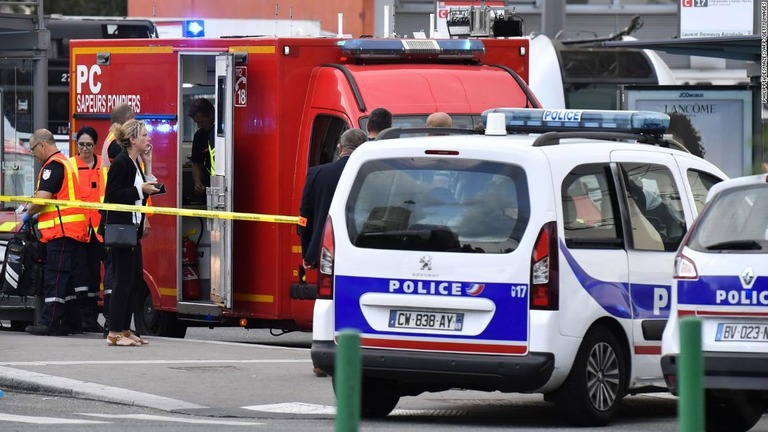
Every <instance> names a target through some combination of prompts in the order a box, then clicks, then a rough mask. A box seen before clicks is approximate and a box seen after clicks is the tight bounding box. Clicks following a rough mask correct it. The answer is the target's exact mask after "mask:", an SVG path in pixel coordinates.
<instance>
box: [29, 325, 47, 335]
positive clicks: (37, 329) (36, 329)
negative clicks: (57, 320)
mask: <svg viewBox="0 0 768 432" xmlns="http://www.w3.org/2000/svg"><path fill="white" fill-rule="evenodd" d="M24 331H26V332H27V333H29V334H33V335H35V336H48V335H50V334H51V328H50V327H48V326H46V325H28V326H27V328H25V329H24Z"/></svg>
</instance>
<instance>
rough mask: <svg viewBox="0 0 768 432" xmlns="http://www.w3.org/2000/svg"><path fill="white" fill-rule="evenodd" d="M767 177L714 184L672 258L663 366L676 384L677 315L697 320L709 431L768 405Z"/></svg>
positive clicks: (734, 426) (746, 421)
mask: <svg viewBox="0 0 768 432" xmlns="http://www.w3.org/2000/svg"><path fill="white" fill-rule="evenodd" d="M766 268H768V177H766V175H765V174H760V175H755V176H749V177H740V178H736V179H732V180H727V181H724V182H722V183H719V184H717V185H716V186H715V187H713V188H712V190H711V191H710V193H709V197H708V198H707V206H706V207H705V209H704V210H703V211H702V213H701V215H700V216H699V219H697V221H696V224H695V225H694V226H693V228H692V229H691V232H690V234H688V235H687V236H686V238H685V240H684V241H683V244H682V246H681V247H680V250H679V251H678V254H677V256H676V258H675V273H674V278H675V280H674V283H673V285H672V297H671V298H672V310H671V313H670V317H669V324H668V325H667V327H666V329H665V330H664V335H663V338H662V340H663V344H662V354H663V356H662V359H661V360H662V363H661V366H662V370H663V372H664V377H665V379H666V380H667V383H668V384H669V387H670V390H672V392H673V393H677V391H678V380H677V371H678V369H679V368H683V367H685V366H683V365H680V364H679V363H678V361H679V353H680V319H682V318H686V317H697V318H699V319H700V320H701V324H702V325H701V329H702V333H701V349H702V354H703V366H704V381H703V387H704V395H705V398H704V400H705V413H706V416H705V419H706V427H707V431H726V432H739V431H746V430H749V429H750V428H752V427H753V426H754V425H755V424H756V423H757V422H758V421H759V420H760V418H761V417H762V416H763V413H765V411H766V409H767V408H768V277H766V274H765V269H766Z"/></svg>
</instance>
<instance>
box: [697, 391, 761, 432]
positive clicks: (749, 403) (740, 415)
mask: <svg viewBox="0 0 768 432" xmlns="http://www.w3.org/2000/svg"><path fill="white" fill-rule="evenodd" d="M704 403H705V407H706V409H705V412H706V416H705V421H706V425H707V432H745V431H748V430H750V429H751V428H752V426H754V425H755V424H757V422H759V421H760V418H761V417H762V416H763V413H764V412H765V409H766V405H767V404H766V399H765V398H764V397H763V396H762V395H760V394H758V392H746V391H745V392H738V393H734V394H733V396H728V397H725V396H718V395H714V394H712V393H711V392H709V391H707V392H706V394H705V402H704Z"/></svg>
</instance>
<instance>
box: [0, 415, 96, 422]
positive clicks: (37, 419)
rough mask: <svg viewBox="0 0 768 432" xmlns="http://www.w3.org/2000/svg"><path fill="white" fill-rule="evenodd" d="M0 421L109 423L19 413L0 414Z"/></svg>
mask: <svg viewBox="0 0 768 432" xmlns="http://www.w3.org/2000/svg"><path fill="white" fill-rule="evenodd" d="M0 421H4V422H13V423H31V424H45V425H57V424H60V425H65V424H109V422H108V421H99V420H84V419H67V418H56V417H39V416H20V415H13V414H0Z"/></svg>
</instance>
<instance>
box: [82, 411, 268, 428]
mask: <svg viewBox="0 0 768 432" xmlns="http://www.w3.org/2000/svg"><path fill="white" fill-rule="evenodd" d="M78 415H84V416H91V417H102V418H109V419H129V420H148V421H164V422H172V423H190V424H209V425H225V426H264V423H255V422H246V421H235V420H210V419H202V418H192V417H166V416H158V415H150V414H122V415H114V414H101V413H79V414H78Z"/></svg>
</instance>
